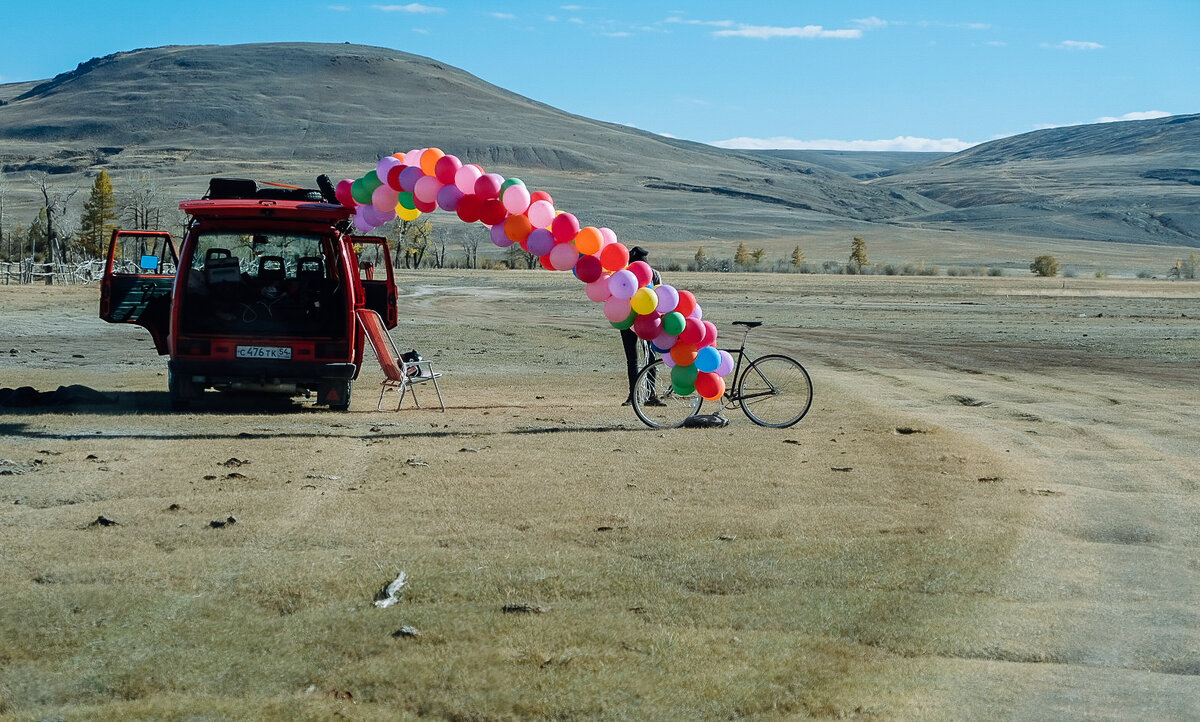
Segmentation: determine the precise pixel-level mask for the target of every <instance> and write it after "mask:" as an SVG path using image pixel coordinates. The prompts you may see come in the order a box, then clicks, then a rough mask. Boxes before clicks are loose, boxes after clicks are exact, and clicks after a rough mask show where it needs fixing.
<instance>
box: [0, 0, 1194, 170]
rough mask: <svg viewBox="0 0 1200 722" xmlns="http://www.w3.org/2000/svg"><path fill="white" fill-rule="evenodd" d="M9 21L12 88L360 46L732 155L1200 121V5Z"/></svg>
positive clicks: (563, 5) (76, 5) (145, 12)
mask: <svg viewBox="0 0 1200 722" xmlns="http://www.w3.org/2000/svg"><path fill="white" fill-rule="evenodd" d="M0 17H2V18H3V20H4V25H5V26H6V28H7V31H6V32H5V33H4V42H3V43H0V83H9V82H18V81H25V80H34V79H44V78H49V77H52V76H54V75H56V74H57V73H60V72H64V71H67V70H70V69H72V68H74V67H75V66H76V65H77V64H78V63H80V62H83V61H85V60H87V59H89V58H91V57H95V56H100V55H106V54H109V53H112V52H116V51H120V50H132V49H135V48H141V47H151V46H157V45H170V44H212V43H217V44H230V43H248V42H282V41H314V42H338V43H340V42H353V43H361V44H366V45H378V46H384V47H389V48H394V49H397V50H403V51H406V52H411V53H417V54H419V55H425V56H429V57H432V58H436V59H438V60H440V61H442V62H445V63H448V64H451V65H454V66H457V67H459V68H462V69H463V70H466V71H468V72H470V73H473V74H474V75H477V76H479V77H481V78H483V79H484V80H487V81H489V82H491V83H494V84H496V85H499V86H501V87H503V88H506V89H508V90H511V91H513V92H516V93H520V94H522V95H525V96H528V97H531V98H533V99H535V100H538V101H541V102H544V103H547V104H549V105H553V106H555V107H558V108H561V109H563V110H566V111H569V112H572V113H577V114H579V115H584V116H587V117H591V118H597V119H600V120H607V121H611V122H615V123H623V124H627V125H631V126H635V127H638V128H642V129H644V130H648V131H652V132H655V133H661V134H664V135H669V136H673V137H678V138H685V139H688V140H695V141H700V142H705V143H712V144H715V145H721V146H726V147H746V148H748V147H776V148H787V147H794V148H801V147H810V148H811V147H821V148H835V149H851V150H958V149H961V148H963V147H965V146H967V145H970V144H972V143H976V142H981V141H985V140H991V139H994V138H998V137H1003V136H1007V135H1013V134H1016V133H1023V132H1026V131H1030V130H1036V129H1039V128H1046V127H1052V126H1057V125H1073V124H1077V123H1092V122H1098V121H1102V120H1112V119H1138V118H1147V117H1158V116H1162V115H1176V114H1183V113H1196V112H1200V45H1198V43H1197V31H1200V0H1144V1H1143V2H1114V1H1112V0H1090V1H1088V2H1075V1H1074V0H1068V1H1065V2H1054V1H1053V0H1007V1H1006V2H1002V3H996V2H988V3H972V2H963V1H959V2H948V1H946V2H943V1H940V0H914V1H912V2H879V1H876V2H854V1H852V0H850V1H846V2H836V1H834V0H811V1H808V2H804V1H801V0H796V1H795V2H785V1H778V2H753V1H748V2H744V3H732V2H728V1H727V0H726V1H725V2H708V1H700V2H658V1H657V0H646V1H644V2H579V3H575V2H537V1H533V2H514V1H510V2H503V1H501V0H492V1H490V2H462V1H453V0H445V1H441V2H439V1H438V0H424V1H423V2H420V3H404V2H399V3H387V2H379V3H367V2H354V1H353V0H333V1H332V2H310V1H308V0H293V1H291V2H283V1H272V0H250V1H249V2H247V1H245V0H239V1H234V2H231V1H227V0H207V2H202V3H186V4H183V3H173V2H169V1H164V0H154V1H152V2H151V1H144V2H143V1H141V0H131V1H128V2H120V1H119V0H116V1H114V2H109V3H100V2H95V1H94V0H92V1H89V2H76V1H75V0H66V1H62V2H29V1H28V0H20V1H18V0H6V1H5V2H4V6H3V10H2V11H0ZM15 28H20V29H21V32H15V31H14V30H13V29H15Z"/></svg>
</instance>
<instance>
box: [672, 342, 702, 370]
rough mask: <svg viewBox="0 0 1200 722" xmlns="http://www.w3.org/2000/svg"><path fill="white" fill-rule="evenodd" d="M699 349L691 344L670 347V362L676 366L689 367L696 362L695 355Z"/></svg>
mask: <svg viewBox="0 0 1200 722" xmlns="http://www.w3.org/2000/svg"><path fill="white" fill-rule="evenodd" d="M698 352H699V349H697V348H696V345H695V344H691V343H676V344H675V345H674V346H672V347H671V360H672V361H674V362H675V365H676V366H691V365H692V364H693V363H695V362H696V354H697V353H698Z"/></svg>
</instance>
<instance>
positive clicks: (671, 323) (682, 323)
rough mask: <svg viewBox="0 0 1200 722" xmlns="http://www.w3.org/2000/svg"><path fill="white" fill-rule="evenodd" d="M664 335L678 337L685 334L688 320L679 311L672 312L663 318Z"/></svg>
mask: <svg viewBox="0 0 1200 722" xmlns="http://www.w3.org/2000/svg"><path fill="white" fill-rule="evenodd" d="M662 325H663V333H665V334H668V335H670V336H678V335H679V334H681V333H683V329H684V327H686V326H687V319H685V318H684V317H683V314H682V313H680V312H678V311H671V312H670V313H668V314H665V315H664V316H663V317H662Z"/></svg>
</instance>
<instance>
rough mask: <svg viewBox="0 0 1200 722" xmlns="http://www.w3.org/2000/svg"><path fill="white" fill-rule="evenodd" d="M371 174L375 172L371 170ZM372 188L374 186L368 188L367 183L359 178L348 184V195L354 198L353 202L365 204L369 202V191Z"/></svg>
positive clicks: (371, 190)
mask: <svg viewBox="0 0 1200 722" xmlns="http://www.w3.org/2000/svg"><path fill="white" fill-rule="evenodd" d="M371 175H375V173H374V172H372V173H371ZM374 190H375V189H374V188H368V187H367V184H366V183H365V182H364V179H362V178H359V179H358V180H356V181H354V182H353V183H351V184H350V196H351V197H352V198H354V202H355V203H359V204H362V205H367V204H368V203H370V202H371V193H372V192H373V191H374Z"/></svg>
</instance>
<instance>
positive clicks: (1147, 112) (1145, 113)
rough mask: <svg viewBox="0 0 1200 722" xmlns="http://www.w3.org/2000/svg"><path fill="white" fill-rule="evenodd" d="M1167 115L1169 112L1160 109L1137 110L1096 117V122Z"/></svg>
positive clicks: (1114, 121) (1148, 118)
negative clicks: (1118, 114) (1119, 114)
mask: <svg viewBox="0 0 1200 722" xmlns="http://www.w3.org/2000/svg"><path fill="white" fill-rule="evenodd" d="M1169 115H1171V114H1170V113H1167V112H1165V111H1162V110H1139V111H1134V112H1132V113H1126V114H1125V115H1121V116H1117V117H1113V116H1107V115H1106V116H1104V117H1103V118H1096V122H1097V123H1117V122H1119V121H1122V120H1154V119H1155V118H1166V117H1167V116H1169Z"/></svg>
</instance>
